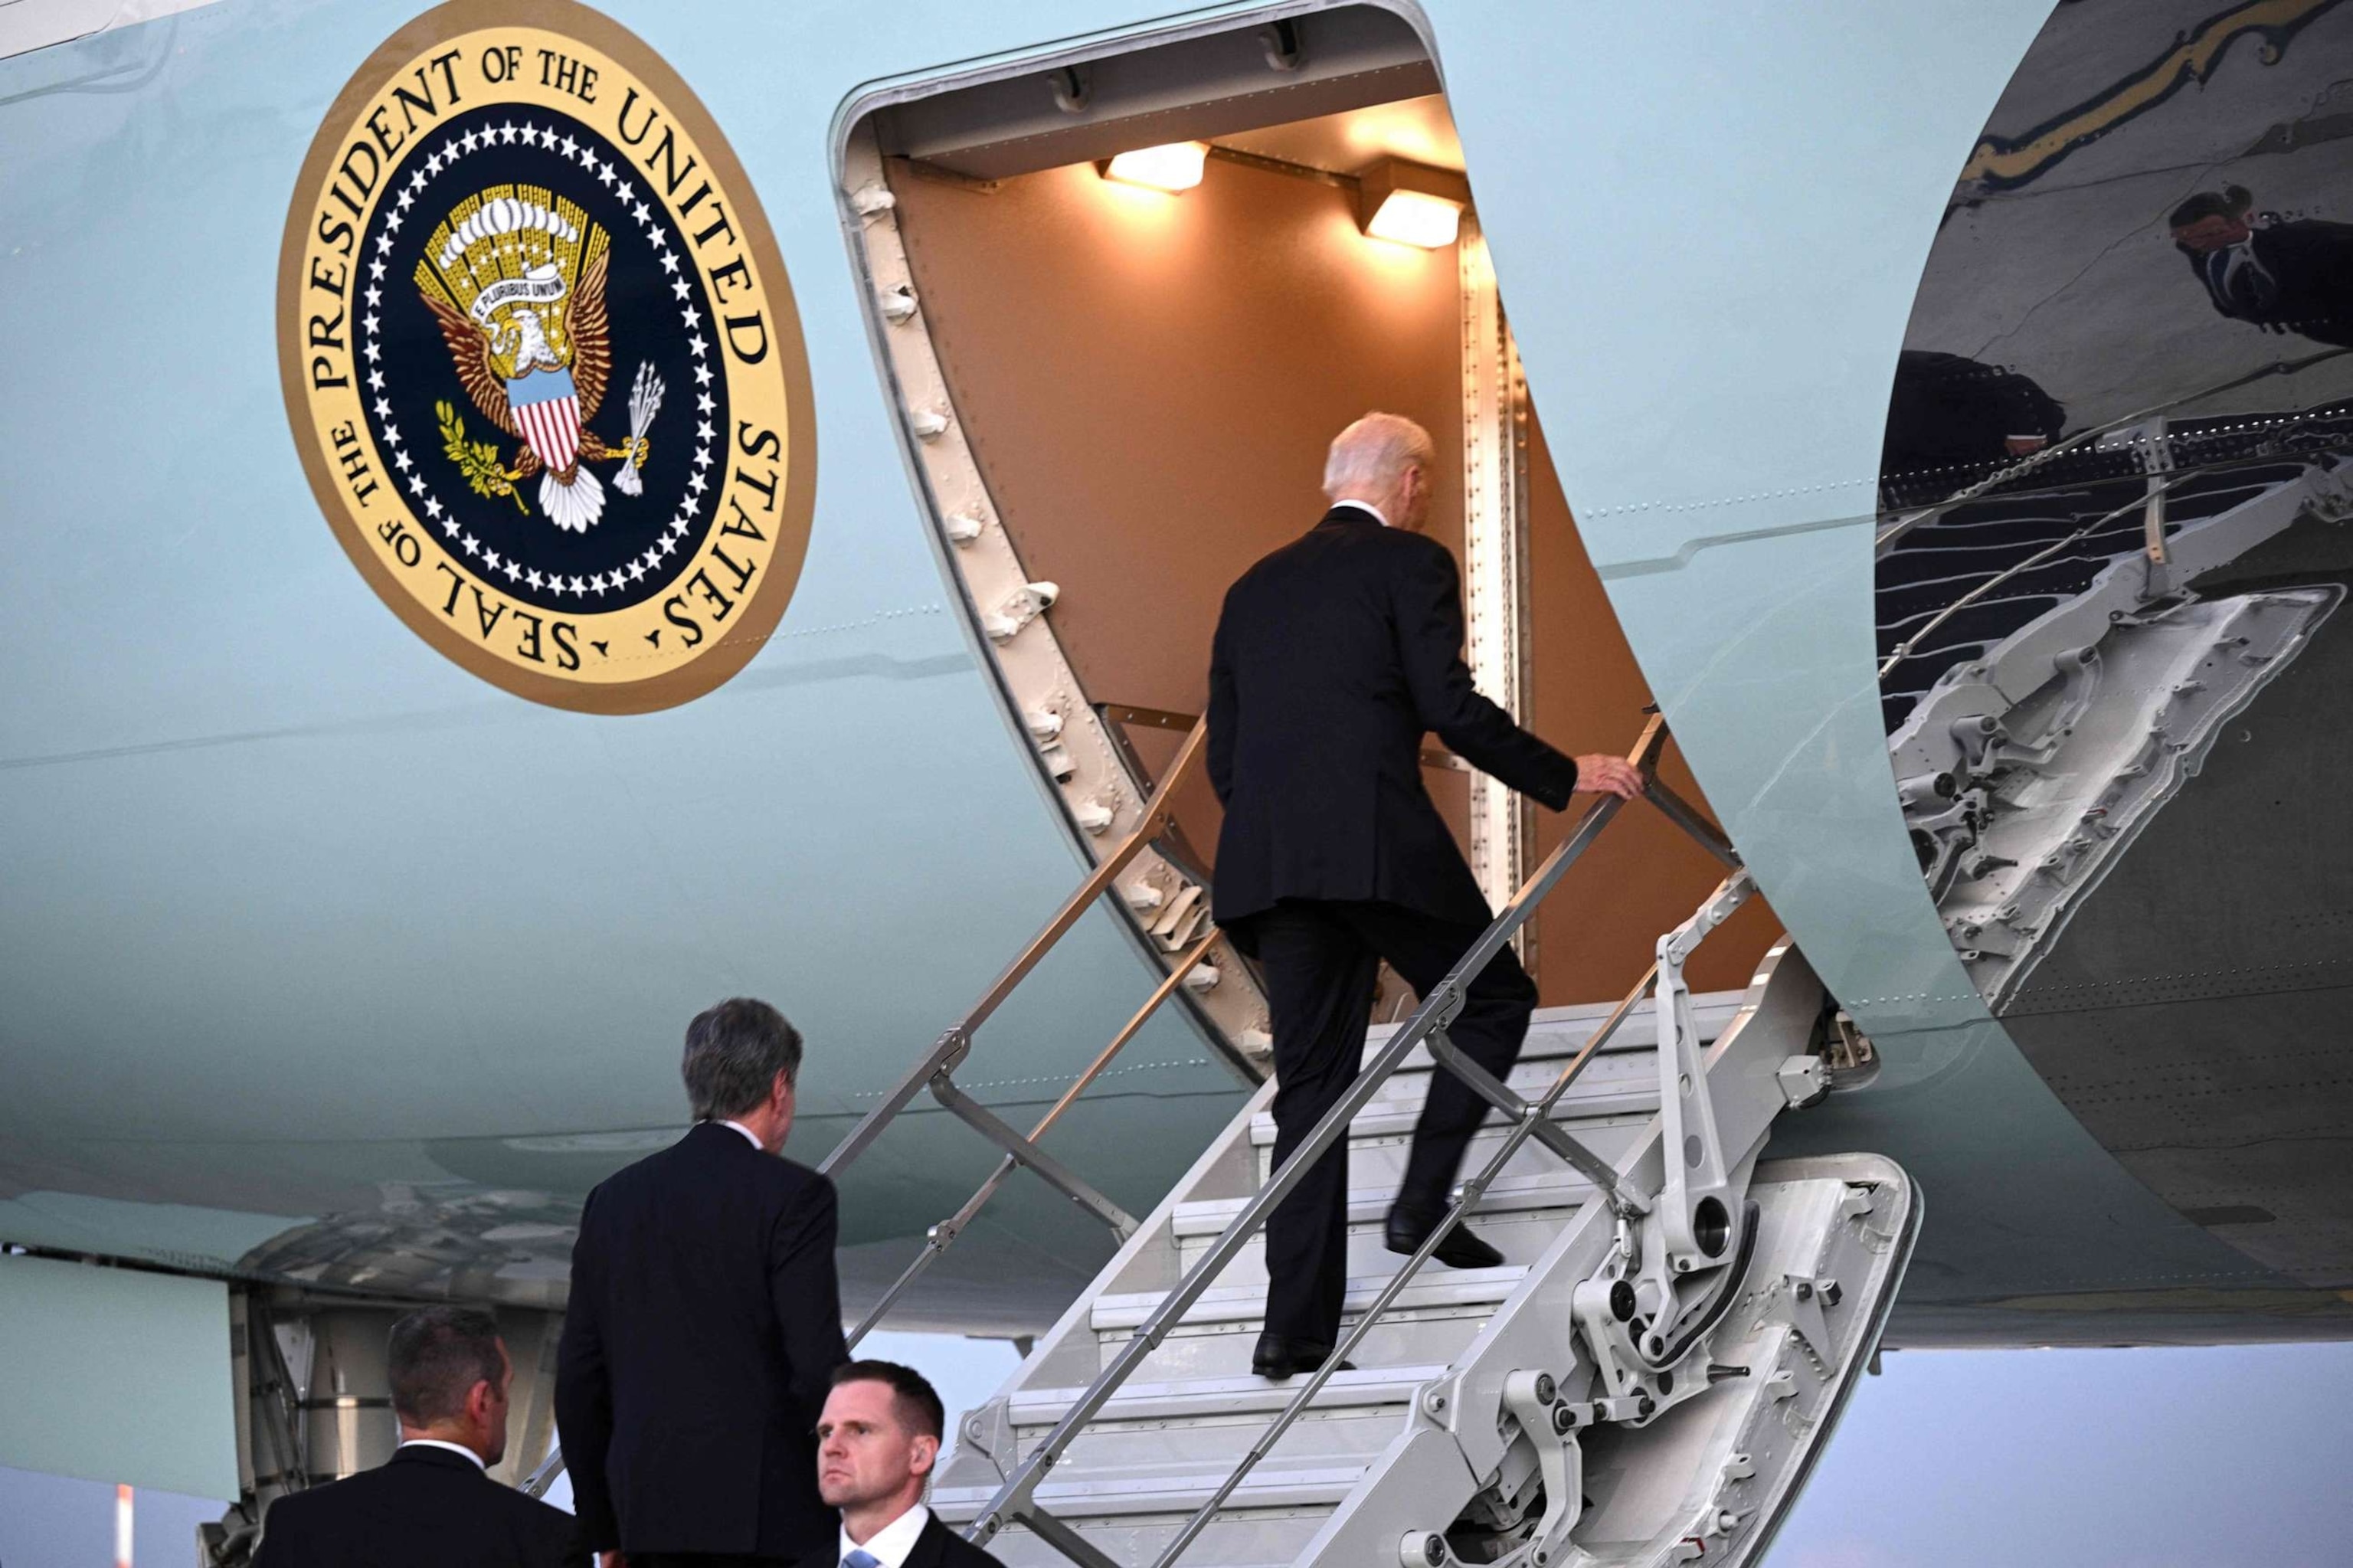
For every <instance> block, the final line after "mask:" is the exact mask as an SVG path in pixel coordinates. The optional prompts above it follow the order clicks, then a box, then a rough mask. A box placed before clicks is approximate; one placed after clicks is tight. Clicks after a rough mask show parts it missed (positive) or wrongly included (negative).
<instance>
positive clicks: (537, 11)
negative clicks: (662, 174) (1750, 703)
mask: <svg viewBox="0 0 2353 1568" xmlns="http://www.w3.org/2000/svg"><path fill="white" fill-rule="evenodd" d="M501 26H522V27H537V28H541V29H543V30H544V31H546V32H549V33H553V34H554V35H556V36H557V37H572V38H575V39H577V40H578V41H580V42H581V43H584V44H586V45H588V46H590V47H591V48H596V49H598V50H601V51H602V52H603V53H605V54H607V55H608V56H610V57H611V58H613V59H615V60H617V61H618V62H619V63H620V64H622V65H623V66H626V67H627V68H628V69H629V70H630V71H632V72H634V73H635V74H636V76H637V78H638V81H640V82H641V83H643V84H644V86H645V88H646V90H647V91H648V92H649V94H650V95H651V96H652V97H653V98H654V100H655V101H656V102H657V104H658V105H659V107H660V108H661V110H662V111H664V112H665V113H667V114H670V116H672V117H673V118H675V119H676V120H677V121H678V122H679V123H680V124H681V125H683V126H684V127H685V128H686V129H687V131H688V132H690V133H691V135H692V136H693V138H694V141H695V143H697V146H698V148H699V150H700V151H701V152H702V154H703V157H704V159H705V161H706V162H707V164H708V165H709V166H710V168H711V170H712V173H713V175H716V176H717V183H718V185H719V186H720V188H721V189H722V190H723V192H724V193H725V194H726V196H728V198H729V201H730V203H731V206H730V208H729V210H730V212H731V214H732V215H733V217H734V218H735V219H736V220H737V222H738V223H739V224H740V225H741V226H742V232H743V236H744V247H745V249H748V250H749V251H750V252H751V254H752V259H753V263H754V265H755V266H756V267H758V268H759V270H760V276H761V279H762V292H763V294H765V296H767V300H768V309H769V317H770V326H771V336H770V343H771V347H772V351H773V352H774V353H775V354H776V365H775V366H772V367H760V368H757V369H754V370H753V371H751V372H749V373H750V374H755V375H756V374H772V375H776V376H781V377H782V378H783V380H784V384H785V430H784V436H785V475H784V484H783V486H782V489H783V496H782V499H781V500H780V501H779V502H778V504H777V519H776V544H775V547H774V549H773V550H772V551H771V552H770V554H769V557H768V570H767V580H766V581H765V582H764V583H762V584H761V585H760V587H759V588H757V589H756V590H754V593H753V595H752V597H751V598H750V599H748V600H746V601H745V602H744V607H743V609H742V612H741V616H740V619H736V620H735V624H734V625H733V626H732V627H730V628H729V629H728V630H726V631H725V632H723V633H722V634H721V635H719V636H718V637H716V638H714V639H713V640H712V645H711V646H710V647H708V648H706V649H704V650H702V652H699V653H697V654H696V655H695V656H694V657H693V658H691V659H690V660H688V661H687V662H684V663H682V664H680V665H676V666H673V667H671V668H670V669H667V670H664V671H662V672H660V673H658V674H654V675H650V676H649V677H647V678H646V679H644V680H641V681H572V680H566V679H565V678H564V677H562V676H560V675H550V674H543V673H539V672H536V671H532V670H525V669H522V668H521V667H519V666H517V665H515V664H512V663H511V662H508V661H506V660H504V659H501V658H500V657H499V656H498V655H497V654H496V653H494V652H491V651H490V650H488V649H486V648H484V647H482V646H481V645H480V644H479V643H476V642H474V641H470V640H469V639H468V638H467V637H466V636H465V635H464V634H463V633H462V632H459V631H457V630H453V629H452V628H450V627H449V626H448V625H446V624H445V623H444V622H443V620H441V618H439V617H438V616H436V615H435V614H434V613H433V611H432V609H430V607H428V606H427V605H426V604H424V603H423V602H422V601H420V600H419V599H417V596H416V595H414V594H413V593H411V592H410V591H409V590H408V588H407V587H406V585H405V584H404V583H402V582H401V581H400V580H399V578H397V577H395V576H394V575H393V574H392V571H391V569H390V568H389V567H386V566H385V564H384V563H383V561H382V560H380V559H379V558H378V557H377V556H376V554H375V551H374V549H373V548H371V547H370V546H369V545H368V542H367V540H366V539H365V537H364V536H363V530H362V529H361V527H360V525H359V522H358V520H357V519H356V518H354V517H353V515H352V514H351V512H350V509H349V508H348V507H347V506H346V505H345V504H344V503H343V491H342V487H341V484H340V482H339V476H338V475H337V473H336V472H335V471H334V469H333V468H332V466H331V462H330V460H329V458H328V455H327V453H326V452H325V451H324V450H322V449H321V448H320V446H319V443H318V442H317V441H316V440H314V439H312V436H311V424H312V423H313V420H312V417H311V394H310V390H309V387H308V375H307V361H306V360H305V359H304V357H303V355H304V352H305V350H304V345H303V344H302V343H301V330H300V329H301V320H302V313H301V298H302V290H303V277H302V258H303V255H304V254H305V252H306V250H307V249H308V247H309V233H310V224H311V219H312V218H314V217H316V214H317V205H318V197H319V195H320V193H321V192H322V190H323V189H324V188H325V186H326V175H327V172H328V170H329V168H330V167H331V166H332V160H333V159H334V157H335V156H336V154H339V153H341V152H342V151H343V146H344V143H345V140H346V135H347V132H349V131H350V130H351V127H352V123H353V121H355V120H356V119H357V117H358V114H359V112H360V111H361V110H362V109H363V108H364V106H365V105H366V103H367V102H368V101H369V100H371V99H372V98H374V97H375V96H376V94H378V93H379V92H381V91H382V90H383V89H384V86H385V82H386V81H387V80H388V79H390V77H391V74H392V73H393V72H394V71H396V70H397V69H399V68H401V67H403V66H406V65H407V64H408V63H409V62H410V61H412V60H413V59H415V58H417V56H418V55H420V54H422V53H424V52H425V51H426V50H427V49H428V48H432V47H433V46H435V45H437V44H439V43H442V42H445V41H447V40H448V38H450V37H458V36H461V35H463V34H466V33H470V32H472V31H475V30H476V29H478V28H482V27H501ZM275 325H276V328H277V334H278V374H279V383H280V390H281V391H282V392H283V394H284V396H285V400H286V417H287V424H288V426H289V428H290V431H291V433H292V435H293V437H294V444H295V447H296V450H297V452H298V454H299V455H300V456H301V460H302V471H303V473H304V474H305V476H306V477H308V479H309V480H310V482H311V495H312V497H313V499H314V500H316V501H317V503H318V504H319V509H320V511H321V512H322V513H323V514H325V517H326V520H327V524H328V526H329V528H330V529H331V530H332V532H333V534H334V536H335V542H336V543H337V544H338V545H340V546H343V554H344V555H346V556H349V557H351V561H352V564H353V566H355V567H358V568H359V571H360V575H361V576H362V577H364V578H365V579H366V580H367V585H368V587H369V588H370V589H371V590H373V591H374V592H375V596H376V598H377V599H379V600H381V601H382V602H383V603H384V604H385V606H386V608H388V609H391V610H392V611H393V613H395V614H396V615H397V616H399V617H400V619H401V620H403V621H405V622H406V623H407V626H408V629H409V630H411V631H414V632H415V633H416V634H417V636H418V637H420V638H422V639H423V640H424V641H426V642H427V644H428V645H429V646H431V647H432V648H433V649H434V650H435V651H436V652H439V653H441V654H442V655H444V656H445V657H447V658H448V659H449V660H450V661H452V662H455V663H456V664H458V665H459V667H460V668H461V669H464V670H466V671H468V672H470V673H472V674H475V675H477V676H480V678H481V679H483V680H485V681H488V682H490V683H491V684H492V685H494V686H498V687H500V688H501V689H503V690H505V691H509V692H512V693H513V694H515V695H516V696H519V697H526V698H529V699H530V700H531V701H533V702H535V703H543V704H545V705H548V706H550V707H559V708H568V709H571V710H572V711H574V712H575V713H596V714H639V713H652V712H655V711H657V710H659V709H662V708H670V707H676V706H678V705H680V704H681V703H689V702H692V701H693V700H694V699H695V698H697V697H700V696H702V695H704V694H706V693H709V692H712V691H713V690H716V689H717V688H718V687H720V686H722V685H723V684H725V683H727V682H728V681H729V680H731V679H733V676H734V675H735V674H736V673H737V672H738V671H740V670H742V669H743V668H744V665H746V664H748V663H750V662H752V659H753V656H754V654H756V653H758V652H759V651H760V648H761V645H762V644H763V643H765V642H766V641H767V640H768V637H769V635H770V633H772V632H774V631H775V630H776V623H777V621H778V620H781V619H783V616H784V613H785V607H786V605H787V604H789V603H790V602H791V601H792V598H793V595H794V593H795V591H796V590H797V588H798V587H799V585H800V575H801V567H802V566H803V564H804V563H805V562H806V560H807V555H808V535H809V525H810V520H811V518H812V517H813V516H814V514H815V513H816V509H817V410H816V406H815V402H814V397H813V393H812V390H811V387H810V383H809V368H808V351H807V344H806V343H805V341H804V340H803V338H802V335H801V322H800V311H799V307H798V304H797V301H796V300H795V298H794V294H793V288H792V280H791V278H790V277H789V276H788V275H787V274H786V271H785V261H784V256H783V254H782V253H781V252H780V251H778V250H777V249H776V237H775V235H774V234H773V233H772V232H771V231H770V230H769V228H768V219H767V214H766V212H765V210H764V209H763V208H762V207H761V205H760V199H759V193H758V192H757V191H756V190H755V189H754V186H753V185H752V181H751V178H750V176H749V175H746V174H744V166H743V164H740V163H739V162H737V161H736V157H735V150H734V148H733V146H732V145H731V144H730V143H728V141H727V139H726V137H725V136H724V135H723V134H722V133H721V132H720V129H719V126H718V122H715V121H714V120H712V117H711V113H710V111H708V110H706V109H705V108H704V107H703V105H702V100H701V99H700V98H698V97H696V96H695V94H694V91H693V90H692V89H691V88H690V87H688V86H687V84H686V81H685V79H683V78H681V76H680V75H679V74H678V73H677V72H676V71H675V70H672V69H670V64H669V62H668V61H666V60H664V59H663V58H661V56H659V54H657V53H655V52H654V49H653V47H652V46H651V45H649V44H648V43H647V42H646V41H645V40H644V39H642V38H640V37H638V36H637V35H636V34H635V33H632V32H630V31H629V30H628V28H627V27H624V26H621V25H620V24H619V23H618V22H616V21H614V20H613V19H612V18H611V17H609V16H605V15H604V14H603V13H602V12H598V11H594V10H591V9H589V8H588V7H587V6H586V5H579V4H576V3H575V0H448V4H445V5H437V6H435V7H434V8H433V9H432V10H430V11H427V12H425V13H423V14H422V15H420V16H416V17H414V18H412V19H411V20H410V21H408V22H406V24H404V25H403V26H401V27H400V28H398V29H397V30H396V31H395V32H394V33H393V34H392V36H391V37H388V38H386V39H385V41H384V42H383V43H381V44H379V45H377V46H376V48H375V50H374V51H373V52H371V53H370V54H369V56H368V57H367V58H366V59H365V60H364V61H362V62H361V64H360V67H359V69H357V70H355V71H354V72H353V73H352V77H351V79H349V80H348V81H346V82H345V83H344V84H343V90H342V91H341V92H338V93H337V94H336V95H335V100H334V101H333V102H332V104H330V105H328V108H327V111H326V114H325V116H324V117H323V118H322V120H321V122H320V124H319V130H318V132H317V134H316V135H315V136H314V137H313V138H312V139H311V150H310V152H309V153H308V154H306V155H305V156H304V158H303V160H302V169H301V175H299V176H297V183H296V185H295V189H294V195H293V197H292V199H291V200H290V202H289V204H288V207H287V214H286V228H285V232H284V234H283V236H282V238H280V244H279V259H278V294H277V300H276V317H275ZM357 359H358V355H357V353H356V350H354V353H353V362H354V365H356V362H357Z"/></svg>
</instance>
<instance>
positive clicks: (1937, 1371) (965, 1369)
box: [0, 1334, 2353, 1568]
mask: <svg viewBox="0 0 2353 1568" xmlns="http://www.w3.org/2000/svg"><path fill="white" fill-rule="evenodd" d="M860 1351H861V1352H862V1353H865V1354H869V1355H874V1356H880V1357H882V1358H884V1359H887V1360H894V1361H907V1362H910V1363H912V1364H913V1365H916V1366H920V1367H922V1368H923V1370H924V1371H925V1372H927V1373H928V1374H930V1376H931V1377H932V1379H933V1381H934V1383H938V1384H939V1385H940V1392H941V1395H942V1397H943V1399H944V1401H945V1403H946V1404H947V1405H948V1407H949V1408H950V1409H951V1410H963V1409H967V1408H969V1407H970V1406H972V1405H973V1404H977V1403H979V1402H981V1401H982V1400H985V1399H986V1398H987V1396H988V1395H989V1393H992V1392H993V1391H994V1389H995V1387H996V1385H997V1382H998V1381H999V1380H1000V1379H1001V1378H1002V1377H1003V1376H1004V1374H1005V1373H1006V1372H1008V1371H1009V1370H1010V1369H1011V1368H1012V1366H1013V1364H1014V1357H1013V1352H1012V1351H1011V1350H1010V1349H1009V1348H1008V1347H1007V1346H1006V1345H1005V1344H1003V1343H1002V1342H1001V1341H991V1340H956V1339H949V1338H944V1337H940V1336H933V1335H917V1334H877V1335H875V1336H873V1338H872V1339H871V1340H869V1341H868V1342H867V1343H866V1344H864V1345H862V1346H861V1347H860ZM1883 1366H1884V1367H1885V1372H1884V1374H1883V1375H1882V1376H1880V1377H1876V1378H1867V1379H1865V1380H1864V1381H1863V1383H1862V1386H1861V1387H1860V1388H1858V1389H1857V1390H1856V1391H1855V1395H1854V1399H1853V1402H1852V1404H1850V1405H1849V1406H1848V1409H1847V1414H1846V1417H1845V1419H1844V1421H1843V1422H1841V1425H1840V1427H1839V1430H1838V1431H1837V1433H1836V1434H1834V1435H1833V1436H1832V1437H1831V1447H1830V1452H1829V1454H1828V1455H1827V1457H1825V1458H1824V1459H1823V1461H1822V1463H1821V1464H1820V1467H1818V1468H1817V1469H1816V1470H1815V1472H1814V1478H1813V1481H1812V1483H1811V1484H1810V1486H1809V1487H1808V1488H1807V1490H1806V1494H1805V1496H1804V1498H1803V1499H1800V1501H1799V1504H1798V1507H1797V1509H1796V1510H1795V1512H1794V1513H1793V1514H1792V1515H1791V1516H1790V1519H1789V1520H1788V1523H1787V1524H1786V1525H1785V1526H1784V1527H1783V1529H1782V1531H1781V1535H1780V1539H1779V1540H1778V1542H1775V1544H1774V1547H1773V1550H1772V1552H1771V1553H1770V1555H1769V1556H1768V1557H1767V1560H1766V1561H1767V1563H1769V1564H1770V1568H1989V1565H1990V1564H1999V1565H2000V1568H2344V1565H2345V1564H2346V1563H2353V1541H2348V1534H2353V1522H2348V1514H2347V1511H2346V1499H2348V1496H2353V1487H2349V1486H2348V1477H2353V1345H2286V1346H2264V1347H2230V1348H2222V1349H2211V1350H2165V1351H1903V1352H1897V1353H1891V1354H1889V1355H1887V1356H1886V1357H1885V1358H1883ZM220 1508H221V1505H220V1504H218V1503H214V1502H207V1501H202V1500H200V1499H189V1498H175V1497H171V1496H167V1495H165V1494H163V1493H142V1494H140V1496H139V1498H138V1545H139V1550H138V1554H137V1558H136V1561H137V1563H140V1564H142V1568H192V1565H193V1564H194V1563H195V1561H196V1558H195V1526H196V1523H197V1521H199V1520H205V1519H211V1518H216V1517H217V1516H218V1514H219V1512H220ZM113 1550H114V1489H113V1488H111V1487H110V1486H100V1485H98V1484H96V1483H94V1482H88V1481H68V1480H59V1479H58V1478H54V1477H47V1476H34V1475H29V1474H27V1473H26V1472H24V1471H20V1470H5V1469H0V1568H110V1565H111V1563H112V1562H113Z"/></svg>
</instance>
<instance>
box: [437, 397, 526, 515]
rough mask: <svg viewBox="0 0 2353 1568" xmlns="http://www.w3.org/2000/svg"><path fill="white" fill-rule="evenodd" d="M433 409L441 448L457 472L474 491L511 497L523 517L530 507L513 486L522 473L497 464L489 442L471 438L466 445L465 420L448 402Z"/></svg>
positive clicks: (494, 452) (495, 451) (496, 454)
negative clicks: (456, 468) (463, 476)
mask: <svg viewBox="0 0 2353 1568" xmlns="http://www.w3.org/2000/svg"><path fill="white" fill-rule="evenodd" d="M433 412H434V413H435V415H437V416H438V418H440V421H441V450H442V451H443V452H445V453H446V454H448V459H449V461H451V462H454V463H456V464H457V465H458V471H459V472H460V473H462V474H464V475H465V476H466V482H467V483H468V484H470V485H471V486H472V487H473V490H474V493H475V494H477V495H511V496H513V497H514V503H515V510H516V511H518V512H520V513H522V514H523V515H524V516H526V517H528V516H530V515H531V508H530V507H528V506H526V505H524V504H523V500H522V494H521V493H519V492H518V491H517V490H516V489H515V481H517V480H519V479H521V478H522V477H523V476H522V474H520V473H514V472H511V471H508V470H507V469H505V468H502V467H501V466H500V464H499V449H498V447H497V446H496V445H495V444H493V443H492V442H490V441H475V442H473V443H472V444H470V445H469V444H468V442H467V440H466V421H465V420H463V419H461V418H459V417H458V410H457V409H456V408H452V407H451V406H450V405H449V404H448V402H446V401H443V402H437V403H435V404H434V405H433Z"/></svg>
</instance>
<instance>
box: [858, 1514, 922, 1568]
mask: <svg viewBox="0 0 2353 1568" xmlns="http://www.w3.org/2000/svg"><path fill="white" fill-rule="evenodd" d="M931 1519H932V1510H930V1509H929V1508H927V1507H925V1506H924V1505H923V1504H922V1503H920V1502H918V1503H917V1504H916V1505H915V1506H914V1507H913V1508H911V1509H909V1510H907V1511H906V1512H904V1513H902V1514H901V1515H900V1516H899V1517H898V1518H896V1519H894V1520H892V1521H891V1522H890V1523H888V1524H886V1525H884V1526H883V1527H882V1528H881V1529H880V1530H878V1531H875V1532H874V1533H873V1534H872V1535H871V1536H870V1537H868V1538H867V1540H866V1541H865V1542H862V1543H861V1542H855V1541H852V1540H850V1539H849V1526H848V1525H846V1524H845V1525H843V1526H842V1527H841V1554H842V1556H843V1557H845V1558H846V1557H848V1556H849V1554H850V1553H851V1552H865V1553H866V1554H867V1555H868V1556H869V1557H871V1558H873V1559H874V1561H876V1562H877V1563H881V1565H882V1568H906V1562H907V1554H908V1553H909V1552H913V1551H914V1550H915V1542H916V1540H917V1539H918V1538H919V1537H921V1536H922V1535H923V1526H924V1525H926V1524H928V1523H930V1522H931Z"/></svg>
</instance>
